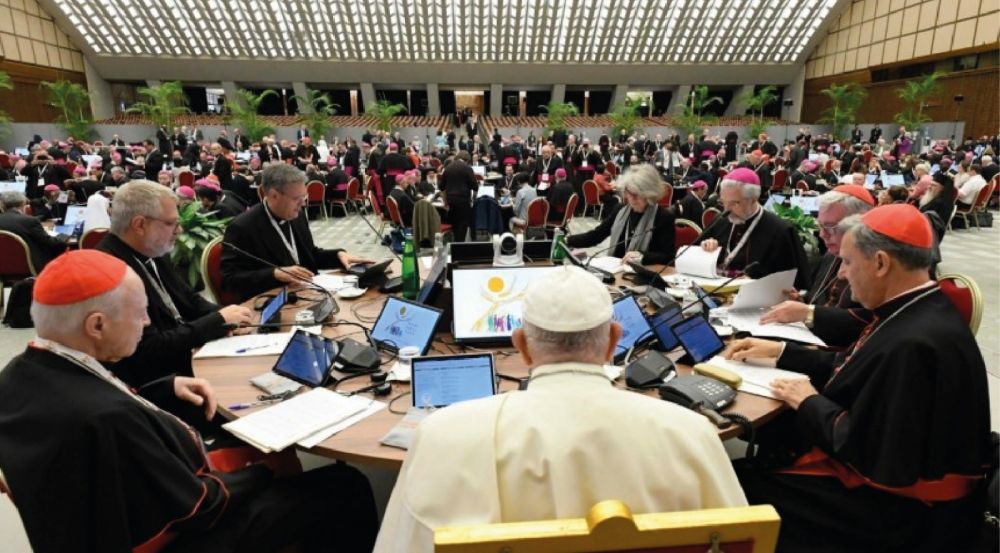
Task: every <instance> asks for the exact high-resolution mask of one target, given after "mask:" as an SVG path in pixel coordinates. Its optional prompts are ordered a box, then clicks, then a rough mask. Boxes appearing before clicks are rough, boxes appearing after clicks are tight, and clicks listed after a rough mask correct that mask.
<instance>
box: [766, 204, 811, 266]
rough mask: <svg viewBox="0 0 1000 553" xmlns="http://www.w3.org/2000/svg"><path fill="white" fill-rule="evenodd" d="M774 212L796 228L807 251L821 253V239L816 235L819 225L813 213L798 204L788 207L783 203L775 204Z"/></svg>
mask: <svg viewBox="0 0 1000 553" xmlns="http://www.w3.org/2000/svg"><path fill="white" fill-rule="evenodd" d="M774 214H775V215H777V216H778V217H780V218H781V219H783V220H785V221H787V222H788V223H789V224H790V225H792V227H794V228H795V232H796V233H797V234H798V235H799V239H800V240H802V245H803V246H806V248H805V249H806V251H807V253H809V254H810V255H816V254H818V253H819V239H818V238H817V237H816V233H817V232H818V231H819V227H818V226H817V225H816V219H814V218H813V216H812V215H810V214H808V213H806V212H805V211H802V209H801V208H799V207H798V206H794V205H793V206H787V207H786V206H784V205H781V204H775V205H774Z"/></svg>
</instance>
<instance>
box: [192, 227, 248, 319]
mask: <svg viewBox="0 0 1000 553" xmlns="http://www.w3.org/2000/svg"><path fill="white" fill-rule="evenodd" d="M222 240H223V237H222V236H220V237H218V238H216V239H215V240H212V241H211V242H209V243H208V245H207V246H205V251H203V252H201V280H202V281H203V282H204V283H205V288H208V291H209V293H210V294H212V299H214V300H215V303H217V304H218V305H233V304H236V303H239V301H237V297H236V294H234V293H232V292H228V291H226V290H224V289H223V288H222Z"/></svg>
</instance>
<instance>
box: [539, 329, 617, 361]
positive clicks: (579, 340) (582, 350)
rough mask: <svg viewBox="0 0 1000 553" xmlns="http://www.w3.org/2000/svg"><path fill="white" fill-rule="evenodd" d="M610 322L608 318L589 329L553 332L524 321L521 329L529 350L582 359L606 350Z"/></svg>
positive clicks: (548, 354)
mask: <svg viewBox="0 0 1000 553" xmlns="http://www.w3.org/2000/svg"><path fill="white" fill-rule="evenodd" d="M610 324H611V320H610V319H609V320H607V321H605V322H603V323H601V324H599V325H597V326H596V327H594V328H591V329H589V330H581V331H579V332H555V331H552V330H546V329H544V328H540V327H537V326H535V325H533V324H531V323H529V322H527V321H525V322H524V323H523V326H522V329H523V330H524V336H525V339H526V340H527V341H528V343H529V347H530V349H531V351H533V352H535V353H541V354H544V355H547V356H559V357H563V358H567V359H570V358H571V359H576V360H584V359H589V358H591V357H593V356H596V355H602V354H603V353H604V352H605V351H607V349H608V339H609V338H610V336H611V333H610V332H609V326H610Z"/></svg>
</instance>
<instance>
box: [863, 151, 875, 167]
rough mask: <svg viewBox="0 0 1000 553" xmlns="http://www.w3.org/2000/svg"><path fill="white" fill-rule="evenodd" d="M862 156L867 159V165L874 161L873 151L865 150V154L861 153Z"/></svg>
mask: <svg viewBox="0 0 1000 553" xmlns="http://www.w3.org/2000/svg"><path fill="white" fill-rule="evenodd" d="M861 155H863V156H864V158H865V165H867V164H868V162H869V161H871V160H872V155H873V154H872V151H871V150H865V151H864V152H862V153H861Z"/></svg>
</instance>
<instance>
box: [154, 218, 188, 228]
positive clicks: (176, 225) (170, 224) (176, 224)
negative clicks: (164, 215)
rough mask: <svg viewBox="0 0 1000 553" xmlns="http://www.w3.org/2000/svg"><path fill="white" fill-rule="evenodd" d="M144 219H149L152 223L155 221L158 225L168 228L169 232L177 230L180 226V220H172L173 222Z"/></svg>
mask: <svg viewBox="0 0 1000 553" xmlns="http://www.w3.org/2000/svg"><path fill="white" fill-rule="evenodd" d="M146 218H147V219H150V220H153V221H157V222H159V223H162V224H164V225H166V226H168V227H170V229H171V230H177V229H178V228H180V226H181V220H180V219H174V220H173V221H167V220H166V219H157V218H156V217H146Z"/></svg>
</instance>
